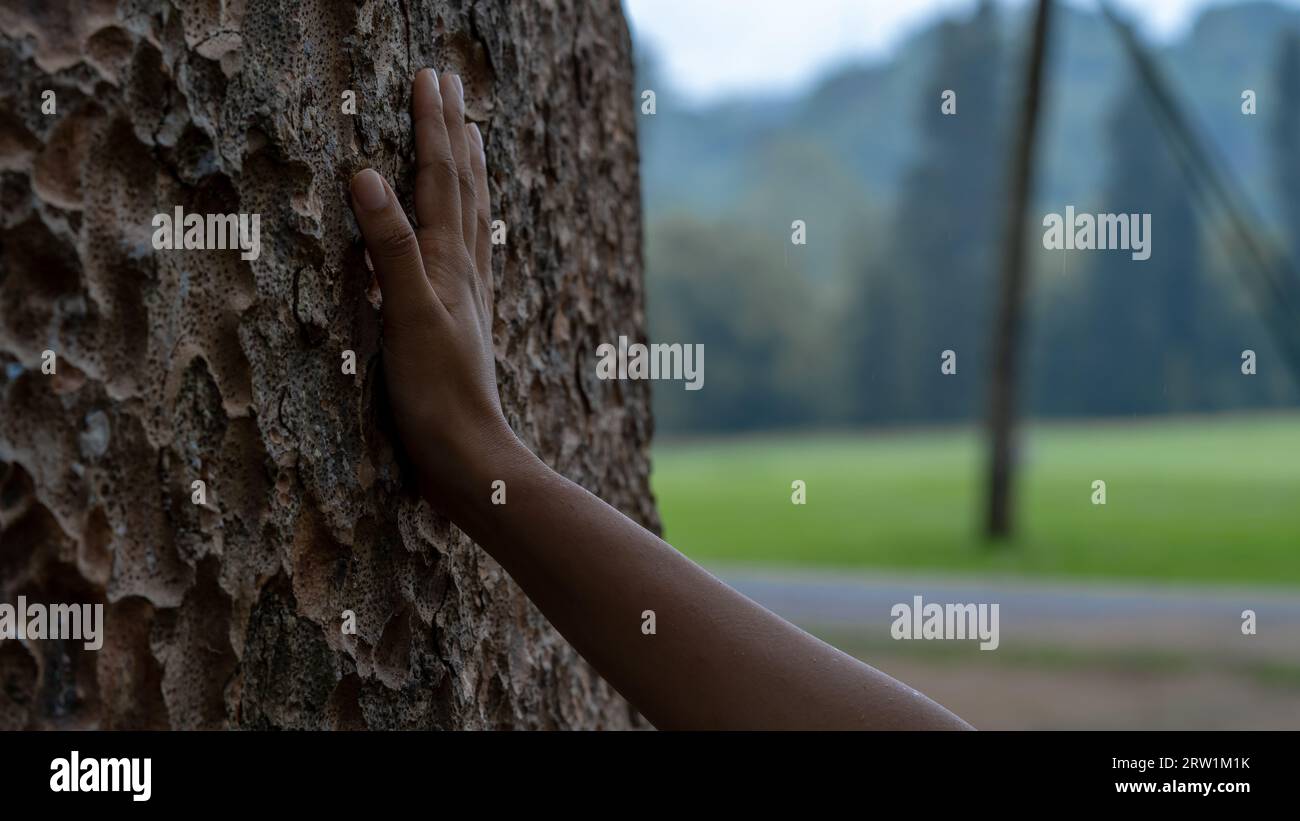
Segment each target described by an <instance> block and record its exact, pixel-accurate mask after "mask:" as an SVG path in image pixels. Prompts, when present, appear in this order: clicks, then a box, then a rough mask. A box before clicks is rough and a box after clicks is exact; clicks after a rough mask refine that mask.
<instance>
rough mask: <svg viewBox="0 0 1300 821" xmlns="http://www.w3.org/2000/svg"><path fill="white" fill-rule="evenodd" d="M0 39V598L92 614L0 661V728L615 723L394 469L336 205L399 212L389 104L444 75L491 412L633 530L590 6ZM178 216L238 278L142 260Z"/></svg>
mask: <svg viewBox="0 0 1300 821" xmlns="http://www.w3.org/2000/svg"><path fill="white" fill-rule="evenodd" d="M0 30H3V35H2V36H0V63H2V64H3V71H2V72H0V73H2V76H4V77H5V78H6V79H5V82H4V84H3V86H2V87H0V220H2V222H0V602H8V603H11V604H12V603H15V602H16V599H17V597H18V596H19V595H23V596H26V598H27V600H28V601H29V602H43V603H49V604H53V603H102V604H103V605H104V619H105V623H106V624H105V628H104V631H103V634H104V645H103V648H102V649H100V650H98V651H94V650H89V649H85V648H84V646H83V642H80V641H75V640H64V641H52V640H43V641H42V640H27V641H17V640H10V641H4V642H0V727H5V728H21V727H33V728H42V727H102V728H167V727H171V728H230V727H246V728H270V727H294V728H367V727H368V728H417V727H421V728H481V727H530V728H568V727H626V726H637V725H639V724H640V719H639V718H638V717H637V716H635V714H634V713H632V711H631V710H630V708H629V707H628V706H627V704H626V703H625V702H624V701H623V700H622V699H621V698H619V697H618V695H617V694H616V693H614V692H613V691H612V689H611V688H610V687H609V686H608V685H606V684H605V683H604V682H603V681H601V680H600V679H599V678H598V677H597V676H596V675H595V674H594V673H593V672H592V671H591V669H590V668H589V667H587V666H586V665H585V664H584V663H583V662H582V660H581V659H580V658H579V657H578V656H577V654H576V653H575V652H574V650H573V649H572V648H570V647H569V646H568V645H567V644H566V643H565V642H564V641H563V639H561V638H560V637H559V636H558V634H557V633H556V632H555V631H554V630H553V629H552V628H551V627H550V626H549V625H548V624H547V623H546V622H545V620H544V619H543V618H542V617H541V615H540V614H539V613H538V611H537V610H536V609H534V608H533V606H532V605H531V604H529V603H528V601H527V599H526V598H525V597H524V596H523V594H522V593H521V592H520V591H519V589H518V588H517V587H516V586H515V585H514V584H513V582H511V581H510V579H509V577H508V576H506V575H505V573H504V572H503V571H502V570H501V568H500V567H499V566H498V565H497V564H496V563H495V562H493V561H492V560H491V559H490V558H489V557H488V556H487V555H486V554H484V553H483V552H482V551H480V550H479V549H478V548H477V547H476V546H475V545H474V544H473V543H471V542H470V541H469V540H468V539H467V538H466V537H465V536H464V535H462V534H461V533H460V532H459V531H458V530H457V529H456V528H455V527H453V526H451V525H450V524H449V523H448V522H447V521H446V520H444V519H442V518H441V517H439V516H437V515H436V514H434V513H432V512H431V511H430V509H429V507H428V506H427V505H426V504H425V503H423V502H422V501H419V500H418V498H417V497H416V495H415V493H414V490H413V484H412V483H411V482H410V481H409V480H406V481H404V479H403V468H402V462H401V460H400V453H399V450H400V448H399V446H398V443H397V441H396V440H395V438H394V433H393V431H392V429H391V427H390V424H389V422H388V414H387V410H386V407H385V398H384V380H383V373H382V370H381V358H380V354H379V351H380V347H379V346H380V330H381V329H380V314H379V311H378V310H377V301H378V299H379V297H378V292H377V289H376V288H375V286H374V282H373V278H372V276H371V274H370V273H369V272H368V270H367V266H366V263H365V258H364V254H363V251H362V245H361V243H360V238H359V234H358V231H357V228H356V224H355V223H354V221H353V219H352V216H351V212H350V210H349V208H348V199H347V197H348V194H347V190H348V188H347V183H348V179H349V178H350V177H351V175H352V174H353V173H354V172H356V171H357V170H359V169H361V168H363V167H366V166H374V167H376V168H377V169H379V170H380V171H382V172H383V173H384V174H386V175H388V177H389V179H391V180H393V181H394V182H395V184H396V186H397V188H398V191H399V193H401V195H402V196H403V197H404V198H405V200H406V201H407V203H408V205H409V197H410V191H411V183H412V176H413V175H412V171H413V168H412V165H413V149H412V143H411V133H410V118H409V115H408V111H409V97H410V84H411V79H412V77H413V76H414V73H415V72H416V71H417V70H418V69H420V68H422V67H424V66H430V65H431V66H434V67H435V68H437V69H439V70H440V71H442V70H448V71H455V72H458V73H460V74H461V75H462V77H463V78H464V82H465V97H466V101H467V108H468V114H469V116H470V118H471V119H473V120H474V121H475V122H477V123H479V125H480V128H481V129H482V131H483V133H484V137H485V141H486V143H487V154H488V166H489V169H490V174H491V180H490V187H491V190H492V199H493V202H492V210H493V218H494V219H501V220H503V221H504V224H505V229H506V232H507V233H506V237H507V238H506V242H505V244H504V245H502V246H497V247H496V248H494V253H493V256H494V260H493V261H494V268H495V278H496V283H497V291H498V300H497V305H496V328H495V338H496V344H497V348H496V350H497V373H498V380H499V382H500V386H501V399H502V404H503V407H504V408H505V410H506V415H507V418H508V419H509V420H510V423H511V424H512V425H513V427H514V429H515V431H516V432H517V433H518V434H519V435H520V437H521V438H522V439H523V440H524V441H525V442H526V443H527V444H528V445H529V446H530V447H532V448H533V449H534V450H535V451H536V452H537V453H538V454H539V455H540V456H541V457H542V458H543V459H545V460H546V461H547V462H548V463H550V464H551V465H553V466H554V467H556V468H557V469H558V470H559V471H561V472H562V473H564V474H566V475H568V476H569V477H571V478H573V479H574V480H575V481H577V482H579V483H581V484H583V485H585V486H586V487H588V488H590V489H591V490H592V491H593V492H595V493H597V494H599V495H600V496H602V497H603V498H605V499H607V500H608V501H609V502H610V503H611V504H614V505H615V506H616V507H618V508H620V509H621V510H623V511H624V512H625V513H627V514H628V515H630V516H632V517H633V518H634V519H636V520H637V521H639V522H641V523H643V524H645V525H646V526H648V527H651V528H657V527H658V521H657V515H656V513H655V510H654V504H653V499H652V496H651V494H650V490H649V484H648V473H649V462H648V444H649V440H650V435H651V420H650V410H649V389H648V388H647V387H646V384H647V383H645V382H622V383H618V382H602V381H597V380H596V379H595V371H594V350H595V348H596V346H597V345H599V344H600V343H601V342H602V341H606V340H613V339H616V338H617V336H618V335H619V334H626V335H629V336H641V335H643V334H642V329H643V327H644V315H643V308H642V274H641V256H640V240H641V215H640V195H639V184H640V181H639V177H638V171H637V162H638V159H637V148H636V133H635V128H636V123H635V121H634V118H635V116H636V108H635V107H634V104H633V103H634V90H633V87H632V60H631V44H630V40H629V36H628V31H627V28H626V24H625V22H624V20H623V17H622V14H621V11H620V6H619V3H618V0H596V1H595V2H591V3H586V2H582V0H555V1H554V2H551V3H515V2H510V0H477V2H453V1H452V0H387V1H386V2H385V0H359V1H358V2H354V3H348V2H343V1H342V0H307V1H306V2H298V0H201V1H196V2H176V3H174V4H173V3H172V2H166V0H122V2H121V3H120V4H118V3H114V2H103V0H97V1H96V2H81V1H80V0H78V1H77V2H74V1H73V0H51V1H50V2H36V0H32V2H30V3H27V4H14V3H6V4H5V6H4V7H3V8H0ZM47 90H48V91H53V92H54V97H53V99H54V101H55V111H54V113H43V111H42V105H43V104H44V103H46V101H47V99H48V96H49V95H43V92H45V91H47ZM349 92H351V93H352V94H351V95H349ZM350 96H354V97H355V114H353V113H349V111H348V109H349V106H348V100H349V97H350ZM177 206H181V207H183V209H184V212H185V213H187V214H188V213H199V214H233V213H246V214H254V213H256V214H259V215H260V239H261V249H260V254H259V256H257V258H255V259H252V260H247V261H246V260H244V259H242V258H241V254H240V252H239V251H238V250H206V251H204V250H155V249H154V246H153V244H152V242H153V240H152V238H153V235H154V227H155V226H154V224H153V223H152V220H153V219H154V217H155V215H157V214H169V215H170V214H172V213H173V212H174V209H175V208H176V207H177ZM47 350H49V351H53V352H54V354H55V360H54V362H55V373H54V374H46V373H44V372H43V371H42V364H43V362H44V360H43V353H44V352H45V351H47ZM346 351H353V352H355V359H356V368H355V374H349V373H345V372H344V371H345V369H344V367H343V362H344V358H345V352H346ZM196 481H201V482H203V483H204V484H203V486H202V488H203V490H204V497H205V498H204V499H203V501H202V503H201V504H196V503H195V501H194V500H195V498H196V493H197V490H196V487H197V486H196V485H195V484H194V483H195V482H196ZM490 492H491V489H490V488H484V493H485V494H488V493H490ZM345 611H350V612H351V613H352V614H354V615H355V635H352V634H349V633H347V632H346V631H345V629H344V628H345V627H346V624H345Z"/></svg>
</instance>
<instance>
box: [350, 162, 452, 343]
mask: <svg viewBox="0 0 1300 821" xmlns="http://www.w3.org/2000/svg"><path fill="white" fill-rule="evenodd" d="M351 188H352V213H353V214H354V215H355V216H356V218H357V224H358V225H359V226H360V227H361V236H362V238H363V239H365V242H366V251H367V252H369V254H370V262H371V264H372V265H374V266H375V273H376V274H377V275H378V277H379V288H380V290H381V291H382V292H383V294H384V320H385V324H394V325H397V326H408V325H414V324H416V323H419V322H422V321H424V322H427V321H428V320H429V317H428V316H427V313H426V312H427V311H428V310H429V309H430V308H431V307H435V306H436V305H437V296H436V295H435V294H434V292H433V287H432V286H431V285H430V284H429V280H428V277H426V276H425V273H424V260H423V259H422V258H421V256H420V245H419V243H418V242H417V241H416V239H415V232H414V231H412V230H411V223H410V222H409V221H408V220H407V219H406V212H404V211H403V210H402V205H401V203H399V202H398V201H397V196H396V195H395V194H394V193H393V189H392V187H390V186H389V185H388V182H387V181H386V180H385V179H384V178H383V177H381V176H380V175H379V173H378V172H376V171H374V170H373V169H370V168H367V169H366V170H364V171H362V172H360V173H358V174H357V175H356V176H354V177H353V178H352V184H351Z"/></svg>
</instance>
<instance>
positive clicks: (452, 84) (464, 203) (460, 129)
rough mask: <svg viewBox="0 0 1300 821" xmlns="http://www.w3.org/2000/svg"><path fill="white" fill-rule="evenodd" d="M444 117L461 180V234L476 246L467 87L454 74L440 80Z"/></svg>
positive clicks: (466, 243) (468, 243)
mask: <svg viewBox="0 0 1300 821" xmlns="http://www.w3.org/2000/svg"><path fill="white" fill-rule="evenodd" d="M441 87H442V116H443V121H444V122H445V124H446V128H447V139H448V141H449V142H450V143H451V156H452V157H453V158H454V160H455V163H456V177H457V179H458V180H459V181H460V208H461V210H460V217H461V236H462V237H464V238H465V248H466V250H472V249H473V248H474V239H475V237H474V227H475V226H474V213H475V212H474V172H473V171H472V170H471V169H470V157H469V143H468V141H467V140H466V138H465V86H464V85H463V84H462V83H461V81H460V77H458V76H456V75H455V74H444V75H443V76H442V79H441Z"/></svg>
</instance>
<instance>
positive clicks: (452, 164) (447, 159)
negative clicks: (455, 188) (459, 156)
mask: <svg viewBox="0 0 1300 821" xmlns="http://www.w3.org/2000/svg"><path fill="white" fill-rule="evenodd" d="M434 164H435V165H437V166H438V170H439V171H440V172H441V173H442V175H443V176H445V177H449V178H451V179H453V180H455V179H459V178H460V169H459V168H457V167H456V160H455V159H453V158H452V157H451V155H450V154H442V155H440V156H439V157H438V158H437V159H436V160H434Z"/></svg>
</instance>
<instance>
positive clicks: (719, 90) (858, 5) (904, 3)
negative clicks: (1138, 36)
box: [623, 0, 1300, 102]
mask: <svg viewBox="0 0 1300 821" xmlns="http://www.w3.org/2000/svg"><path fill="white" fill-rule="evenodd" d="M1230 1H1231V0H1115V5H1116V6H1118V7H1120V8H1122V9H1124V10H1125V11H1126V12H1127V13H1128V14H1129V15H1130V16H1131V17H1132V18H1134V19H1136V20H1137V21H1138V22H1139V23H1140V25H1141V26H1142V27H1143V29H1144V30H1145V31H1146V32H1147V33H1148V34H1149V35H1150V36H1152V37H1154V38H1157V39H1167V38H1169V37H1173V36H1178V35H1180V34H1181V33H1182V32H1183V31H1185V30H1186V28H1187V27H1188V26H1190V25H1191V23H1192V22H1193V20H1194V19H1195V17H1196V14H1197V12H1199V11H1200V10H1201V9H1203V8H1205V7H1206V6H1212V5H1224V4H1225V3H1226V2H1230ZM1280 2H1284V3H1285V4H1286V5H1291V6H1300V0H1280ZM623 3H624V7H625V8H626V9H627V14H628V18H629V19H630V20H631V22H632V30H633V35H634V36H635V37H637V38H639V39H644V40H645V41H646V42H647V43H649V44H650V45H651V47H652V48H653V50H654V53H655V54H656V55H658V57H659V60H660V64H661V67H662V68H663V70H665V71H666V72H667V74H668V79H669V81H670V82H672V83H673V85H674V87H675V89H676V90H677V91H678V92H679V93H681V94H684V95H686V96H687V97H689V98H691V99H692V100H694V101H696V102H703V101H707V100H713V99H717V98H718V97H721V96H726V95H728V94H733V93H754V92H761V91H764V90H775V91H782V92H789V91H795V90H798V89H800V88H802V87H805V86H806V85H808V84H809V83H811V82H812V81H813V80H815V79H816V77H817V76H818V75H820V74H821V73H823V72H824V71H826V70H827V69H829V68H832V67H834V66H836V65H839V64H840V63H843V62H845V61H850V60H862V59H869V58H873V57H874V58H879V57H885V56H888V55H889V54H890V52H891V51H892V49H893V48H894V46H895V45H896V44H897V43H898V42H899V41H900V40H901V39H903V38H905V37H906V36H907V35H908V34H909V33H911V32H912V31H914V30H916V29H917V28H918V27H920V26H923V25H924V24H925V23H926V22H928V21H929V20H931V19H932V18H934V17H935V16H937V15H945V14H951V13H953V12H955V11H961V12H968V11H969V10H970V9H972V8H974V7H975V4H976V0H623ZM1070 3H1071V5H1074V6H1078V7H1082V8H1095V3H1094V2H1093V0H1070Z"/></svg>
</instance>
